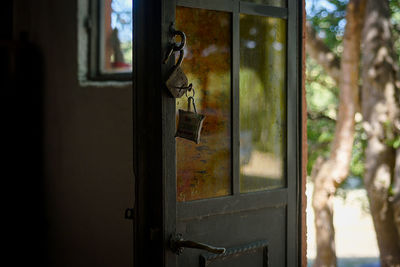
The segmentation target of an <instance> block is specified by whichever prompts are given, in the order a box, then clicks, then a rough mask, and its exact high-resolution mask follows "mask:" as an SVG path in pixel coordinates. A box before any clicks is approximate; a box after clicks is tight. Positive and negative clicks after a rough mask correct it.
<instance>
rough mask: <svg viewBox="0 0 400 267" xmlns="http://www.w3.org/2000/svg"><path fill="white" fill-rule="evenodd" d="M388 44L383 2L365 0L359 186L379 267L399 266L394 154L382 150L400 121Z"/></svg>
mask: <svg viewBox="0 0 400 267" xmlns="http://www.w3.org/2000/svg"><path fill="white" fill-rule="evenodd" d="M392 39H393V37H392V32H391V22H390V10H389V2H388V0H381V1H376V0H368V1H367V9H366V22H365V26H364V31H363V46H364V48H363V52H364V53H363V61H362V68H363V72H362V78H363V91H362V112H363V117H364V129H365V132H366V134H367V138H368V145H367V149H366V151H365V157H366V158H365V175H364V183H365V186H366V189H367V194H368V198H369V202H370V209H371V215H372V218H373V222H374V227H375V231H376V235H377V240H378V246H379V251H380V259H381V266H382V267H384V266H400V237H399V233H398V232H397V228H398V227H399V225H398V224H399V221H397V223H396V220H395V217H394V216H395V215H394V214H395V213H397V212H399V211H398V210H396V209H395V208H394V207H395V204H396V201H392V202H391V201H389V187H390V186H391V184H392V183H393V182H394V179H395V175H394V173H395V171H394V170H395V158H396V151H395V149H394V148H393V147H391V146H390V145H387V141H388V139H390V138H392V137H393V135H394V128H395V127H394V124H395V123H394V122H397V121H398V116H399V105H398V102H397V100H396V90H398V89H396V75H397V71H398V66H397V58H396V56H395V52H394V48H393V40H392ZM395 197H398V196H396V195H395ZM397 216H399V215H397ZM396 224H397V226H396Z"/></svg>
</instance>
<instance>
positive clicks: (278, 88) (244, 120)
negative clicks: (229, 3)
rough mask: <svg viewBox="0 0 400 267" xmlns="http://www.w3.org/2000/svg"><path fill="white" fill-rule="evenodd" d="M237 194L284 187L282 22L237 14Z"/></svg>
mask: <svg viewBox="0 0 400 267" xmlns="http://www.w3.org/2000/svg"><path fill="white" fill-rule="evenodd" d="M239 77H240V89H239V90H240V93H239V94H240V109H239V114H240V192H252V191H259V190H265V189H273V188H279V187H283V186H285V180H284V165H285V164H284V162H285V161H284V160H285V157H286V154H285V151H286V82H285V80H286V21H285V20H283V19H279V18H269V17H261V16H252V15H243V14H242V15H240V76H239Z"/></svg>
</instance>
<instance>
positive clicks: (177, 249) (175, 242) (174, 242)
mask: <svg viewBox="0 0 400 267" xmlns="http://www.w3.org/2000/svg"><path fill="white" fill-rule="evenodd" d="M169 245H170V248H171V250H172V251H173V252H174V253H176V254H177V255H181V254H182V252H183V250H184V248H196V249H202V250H205V251H208V252H211V253H214V254H223V253H225V251H226V249H225V248H222V247H214V246H211V245H207V244H204V243H200V242H196V241H191V240H184V239H183V237H182V234H175V235H173V236H171V239H170V244H169Z"/></svg>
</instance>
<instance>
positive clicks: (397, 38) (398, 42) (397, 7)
mask: <svg viewBox="0 0 400 267" xmlns="http://www.w3.org/2000/svg"><path fill="white" fill-rule="evenodd" d="M389 5H390V11H391V22H392V26H393V27H392V28H393V40H394V47H395V50H396V52H397V56H398V59H399V65H400V1H399V0H391V1H390V2H389Z"/></svg>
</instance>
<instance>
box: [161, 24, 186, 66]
mask: <svg viewBox="0 0 400 267" xmlns="http://www.w3.org/2000/svg"><path fill="white" fill-rule="evenodd" d="M172 32H173V36H174V37H175V36H180V37H181V41H180V43H179V44H177V43H176V42H175V41H173V42H172V43H171V45H170V48H169V50H168V53H167V54H166V56H165V59H164V61H163V63H164V64H166V63H167V62H168V59H169V58H170V57H171V55H172V53H173V52H177V51H183V48H184V47H185V45H186V35H185V33H184V32H182V31H177V30H173V29H172Z"/></svg>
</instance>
